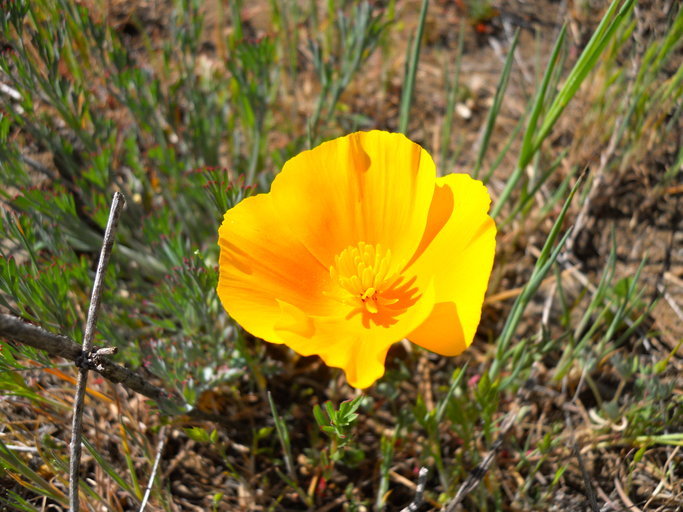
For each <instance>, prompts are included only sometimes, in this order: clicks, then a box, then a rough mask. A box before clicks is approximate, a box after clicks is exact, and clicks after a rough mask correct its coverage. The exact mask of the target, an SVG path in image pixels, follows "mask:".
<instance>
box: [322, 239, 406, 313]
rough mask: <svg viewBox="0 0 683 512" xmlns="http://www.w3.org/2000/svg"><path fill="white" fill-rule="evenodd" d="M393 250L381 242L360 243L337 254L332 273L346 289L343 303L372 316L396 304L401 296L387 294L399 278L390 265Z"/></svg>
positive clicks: (331, 268) (335, 279) (336, 280)
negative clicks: (375, 243)
mask: <svg viewBox="0 0 683 512" xmlns="http://www.w3.org/2000/svg"><path fill="white" fill-rule="evenodd" d="M391 267H392V266H391V251H390V250H389V249H384V248H383V247H382V246H381V245H379V244H377V245H372V244H367V243H365V242H360V243H359V244H358V245H356V246H349V247H347V248H346V249H344V250H343V251H342V252H340V253H339V254H338V255H337V256H335V257H334V265H332V266H331V267H330V276H331V277H332V280H333V281H335V282H336V283H337V284H338V285H339V286H340V287H341V288H342V289H343V290H344V291H345V292H347V293H348V295H347V296H346V297H344V298H343V302H345V303H346V304H349V305H351V306H354V307H358V308H360V311H365V312H367V313H370V314H372V315H375V314H377V313H378V312H380V311H381V310H382V309H383V308H385V307H387V306H391V305H394V304H396V303H397V302H398V301H399V299H398V298H397V297H395V296H393V297H392V296H391V295H392V294H391V293H390V294H389V296H387V293H386V292H388V291H390V290H391V289H392V287H393V286H394V284H396V281H397V279H398V275H397V273H396V272H394V271H393V269H392V268H391Z"/></svg>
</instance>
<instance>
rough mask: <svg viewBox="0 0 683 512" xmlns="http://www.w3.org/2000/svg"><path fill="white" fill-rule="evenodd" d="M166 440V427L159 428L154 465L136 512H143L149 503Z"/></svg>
mask: <svg viewBox="0 0 683 512" xmlns="http://www.w3.org/2000/svg"><path fill="white" fill-rule="evenodd" d="M167 438H168V436H167V434H166V426H165V425H164V426H163V427H161V430H160V431H159V442H158V443H157V456H156V458H155V459H154V464H153V465H152V474H151V475H150V477H149V482H148V483H147V488H146V489H145V495H144V496H143V497H142V503H141V504H140V510H139V511H138V512H143V511H144V510H145V507H146V506H147V501H149V495H150V494H151V493H152V487H153V486H154V479H155V478H156V476H157V470H158V469H159V461H160V460H161V452H163V451H164V445H165V444H166V439H167Z"/></svg>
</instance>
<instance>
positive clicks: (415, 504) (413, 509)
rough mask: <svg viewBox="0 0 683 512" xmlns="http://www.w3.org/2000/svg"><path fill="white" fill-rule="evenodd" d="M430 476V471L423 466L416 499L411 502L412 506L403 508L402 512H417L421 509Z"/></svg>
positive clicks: (416, 490)
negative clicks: (428, 476)
mask: <svg viewBox="0 0 683 512" xmlns="http://www.w3.org/2000/svg"><path fill="white" fill-rule="evenodd" d="M428 474H429V469H428V468H427V467H425V466H422V467H421V468H420V472H419V473H418V475H417V489H415V498H414V499H413V501H411V502H410V505H408V506H407V507H405V508H402V509H401V512H417V510H418V509H419V508H420V505H422V500H423V497H424V493H425V487H426V486H427V475H428Z"/></svg>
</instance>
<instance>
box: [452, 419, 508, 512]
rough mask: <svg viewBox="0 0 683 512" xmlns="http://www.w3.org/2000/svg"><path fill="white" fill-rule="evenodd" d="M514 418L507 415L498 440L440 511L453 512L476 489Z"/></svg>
mask: <svg viewBox="0 0 683 512" xmlns="http://www.w3.org/2000/svg"><path fill="white" fill-rule="evenodd" d="M516 418H517V413H516V412H515V411H510V412H509V413H508V415H507V417H506V418H505V419H504V420H503V423H502V425H501V426H500V433H499V434H498V438H497V439H496V440H495V441H494V442H493V445H492V446H491V450H490V451H489V452H488V453H487V454H486V456H485V457H484V460H482V461H481V462H480V463H479V465H478V466H477V467H476V468H474V470H473V471H472V472H471V473H470V474H469V476H468V477H467V478H466V479H465V481H464V482H463V483H462V485H461V486H460V489H458V493H457V494H456V495H455V498H453V499H452V500H451V502H450V503H448V505H447V506H445V507H444V508H443V509H442V510H443V511H444V512H454V511H455V508H456V507H457V506H458V505H459V504H460V503H461V502H462V500H464V499H465V496H467V495H468V494H469V493H471V492H472V491H473V490H474V489H476V488H477V486H478V485H479V483H480V482H481V481H482V479H483V478H484V475H485V474H486V472H487V471H488V469H489V466H491V463H492V462H493V459H494V458H495V456H496V452H497V451H498V450H499V449H500V447H501V446H502V445H503V439H505V435H506V434H507V432H508V430H510V427H512V424H513V423H514V421H515V419H516Z"/></svg>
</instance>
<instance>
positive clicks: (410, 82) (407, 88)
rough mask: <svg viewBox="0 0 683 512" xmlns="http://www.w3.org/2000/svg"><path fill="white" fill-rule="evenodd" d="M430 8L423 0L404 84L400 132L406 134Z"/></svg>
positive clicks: (400, 111)
mask: <svg viewBox="0 0 683 512" xmlns="http://www.w3.org/2000/svg"><path fill="white" fill-rule="evenodd" d="M428 7H429V0H422V7H421V9H420V19H419V21H418V24H417V30H416V32H415V39H414V40H413V45H412V47H410V58H409V59H408V62H407V64H408V65H407V68H406V77H405V80H404V83H403V92H402V94H401V106H400V110H399V121H398V131H399V132H401V133H406V132H407V130H408V120H409V119H410V105H411V103H412V101H413V91H414V89H415V75H416V74H417V65H418V63H419V62H420V46H421V44H422V34H423V32H424V26H425V19H426V18H427V8H428Z"/></svg>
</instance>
